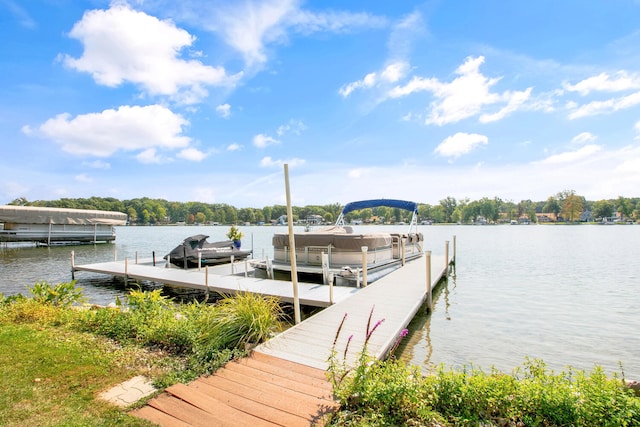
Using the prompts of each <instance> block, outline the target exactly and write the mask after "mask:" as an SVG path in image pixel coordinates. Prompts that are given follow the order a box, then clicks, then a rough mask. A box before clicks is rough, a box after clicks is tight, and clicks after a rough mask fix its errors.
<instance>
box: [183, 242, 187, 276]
mask: <svg viewBox="0 0 640 427" xmlns="http://www.w3.org/2000/svg"><path fill="white" fill-rule="evenodd" d="M182 267H183V268H184V269H185V270H186V269H187V248H186V246H183V247H182Z"/></svg>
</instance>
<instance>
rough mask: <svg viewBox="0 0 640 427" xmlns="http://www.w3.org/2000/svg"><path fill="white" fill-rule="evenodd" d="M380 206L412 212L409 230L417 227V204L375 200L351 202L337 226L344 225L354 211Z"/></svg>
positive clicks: (404, 201) (393, 200)
mask: <svg viewBox="0 0 640 427" xmlns="http://www.w3.org/2000/svg"><path fill="white" fill-rule="evenodd" d="M378 206H386V207H388V208H399V209H403V210H406V211H410V212H412V213H413V216H412V217H411V223H410V224H409V229H411V227H413V226H416V225H417V222H418V219H417V214H418V204H417V203H415V202H410V201H407V200H397V199H373V200H361V201H359V202H351V203H347V204H346V205H345V206H344V208H342V212H341V213H340V216H339V217H338V220H337V221H336V225H344V216H345V215H346V214H348V213H349V212H352V211H357V210H360V209H367V208H375V207H378Z"/></svg>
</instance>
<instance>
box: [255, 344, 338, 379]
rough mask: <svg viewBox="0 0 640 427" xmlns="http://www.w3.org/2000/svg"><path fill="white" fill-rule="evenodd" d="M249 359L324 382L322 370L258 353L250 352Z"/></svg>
mask: <svg viewBox="0 0 640 427" xmlns="http://www.w3.org/2000/svg"><path fill="white" fill-rule="evenodd" d="M249 358H251V359H254V360H258V361H261V362H265V363H268V364H271V365H272V366H281V367H282V368H284V369H287V370H289V371H291V372H296V373H299V374H303V375H307V376H310V377H313V378H318V379H321V380H325V381H326V376H325V373H324V371H323V370H320V369H315V368H311V367H309V366H306V365H303V364H300V363H294V362H290V361H287V360H285V359H280V358H277V357H273V356H269V355H268V354H264V353H260V352H259V351H254V352H252V353H251V355H250V356H249Z"/></svg>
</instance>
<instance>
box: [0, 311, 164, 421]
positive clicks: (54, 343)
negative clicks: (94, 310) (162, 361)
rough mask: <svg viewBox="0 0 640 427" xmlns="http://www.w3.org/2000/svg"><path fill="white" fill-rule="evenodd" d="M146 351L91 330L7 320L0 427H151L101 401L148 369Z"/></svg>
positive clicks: (0, 342) (1, 352)
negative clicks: (99, 396)
mask: <svg viewBox="0 0 640 427" xmlns="http://www.w3.org/2000/svg"><path fill="white" fill-rule="evenodd" d="M142 353H143V352H141V351H140V350H135V349H131V350H130V351H127V350H123V349H118V348H117V346H115V345H114V343H111V342H109V341H108V340H105V339H103V338H100V337H95V336H93V335H90V334H84V333H79V332H73V331H66V330H64V329H61V328H60V327H53V326H44V327H43V326H39V325H37V324H6V323H3V324H2V329H1V330H0V367H1V369H2V375H0V389H1V390H3V391H2V393H0V425H3V426H29V427H33V426H88V425H91V426H115V425H118V426H146V425H149V424H148V423H146V422H144V421H142V420H139V419H136V418H133V417H130V416H129V415H127V413H126V412H125V411H123V410H121V409H119V408H116V407H114V406H113V405H110V404H108V403H106V402H102V401H100V400H99V399H96V396H97V394H98V393H99V392H101V391H103V390H105V389H108V388H110V387H112V386H115V385H116V384H118V383H120V382H122V381H125V380H127V379H129V378H130V377H133V376H135V375H137V374H139V373H142V372H144V371H145V367H144V365H143V362H144V361H149V360H152V359H153V358H149V357H146V358H142V357H140V356H141V355H142Z"/></svg>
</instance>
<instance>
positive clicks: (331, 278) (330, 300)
mask: <svg viewBox="0 0 640 427" xmlns="http://www.w3.org/2000/svg"><path fill="white" fill-rule="evenodd" d="M329 304H330V305H333V273H329Z"/></svg>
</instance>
